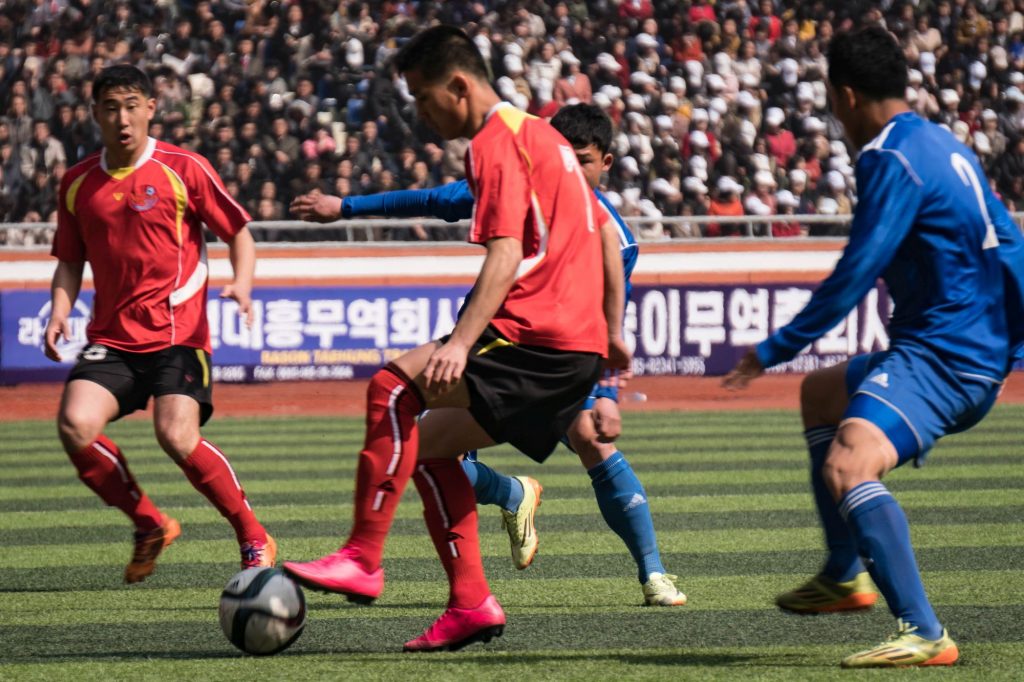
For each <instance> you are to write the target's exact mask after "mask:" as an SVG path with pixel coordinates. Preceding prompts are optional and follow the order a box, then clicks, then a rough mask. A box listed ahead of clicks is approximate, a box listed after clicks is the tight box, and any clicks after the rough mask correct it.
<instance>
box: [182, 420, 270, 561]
mask: <svg viewBox="0 0 1024 682" xmlns="http://www.w3.org/2000/svg"><path fill="white" fill-rule="evenodd" d="M180 466H181V469H182V471H184V472H185V476H186V477H188V480H189V481H190V482H191V483H192V487H194V488H195V489H196V490H198V491H199V492H201V493H202V494H203V495H204V496H205V497H206V499H208V500H209V501H210V502H211V503H213V506H214V507H216V508H217V511H219V512H220V513H221V515H222V516H223V517H224V518H226V519H227V520H228V523H230V524H231V527H232V528H234V529H235V536H236V537H237V538H238V544H240V545H241V544H242V543H245V542H249V541H253V540H255V541H257V542H266V541H267V531H265V530H264V529H263V526H262V525H261V524H260V522H259V521H257V520H256V515H255V514H253V513H252V507H250V506H249V501H248V500H247V499H245V491H244V490H242V485H241V484H240V483H239V482H238V477H237V476H235V471H234V469H232V468H231V464H229V463H228V458H227V457H225V456H224V453H223V452H221V451H220V450H219V449H217V447H216V446H215V445H213V443H211V442H210V441H208V440H206V439H205V438H200V439H199V443H198V444H197V445H196V447H195V449H193V450H192V452H191V453H189V456H188V457H187V458H186V459H185V461H184V462H182V463H181V465H180Z"/></svg>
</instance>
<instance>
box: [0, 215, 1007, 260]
mask: <svg viewBox="0 0 1024 682" xmlns="http://www.w3.org/2000/svg"><path fill="white" fill-rule="evenodd" d="M1011 215H1012V216H1013V218H1014V220H1015V221H1016V222H1017V225H1018V226H1019V227H1021V229H1022V230H1024V211H1022V212H1016V213H1013V214H1011ZM851 219H852V216H850V215H838V216H836V215H771V216H753V215H745V216H664V217H660V218H659V217H651V216H631V217H627V218H624V220H625V221H626V224H627V225H629V226H630V228H632V229H633V230H634V232H635V233H636V234H637V236H638V238H639V239H640V240H641V241H646V242H655V241H657V242H688V241H694V240H698V239H711V238H709V237H700V236H693V237H679V238H665V237H658V238H650V237H648V236H647V234H648V230H646V229H645V228H646V227H648V226H650V228H652V229H653V228H654V226H655V225H657V224H661V225H662V226H663V227H666V226H669V227H670V226H673V225H681V226H693V227H695V228H699V227H700V226H701V225H707V224H709V223H717V224H719V225H741V226H743V234H742V235H739V236H738V237H728V238H726V239H737V238H738V239H772V235H771V230H770V229H769V226H770V225H771V224H772V223H799V224H801V225H835V226H845V225H847V224H849V222H850V220H851ZM415 226H422V227H424V228H427V229H431V230H437V229H440V230H441V231H442V233H443V234H445V237H446V238H445V239H434V240H431V241H417V240H401V239H400V240H395V239H394V238H393V237H390V232H391V231H393V230H396V229H402V228H412V227H415ZM249 227H250V229H252V230H253V231H254V233H255V234H256V235H257V239H258V241H260V242H261V245H263V246H274V247H284V248H288V247H302V246H308V245H310V244H311V243H316V244H322V243H330V242H343V243H345V244H346V246H348V245H356V244H363V245H366V244H372V245H375V246H387V245H392V246H409V245H411V244H416V245H423V246H427V245H435V246H443V245H445V244H451V243H452V242H453V241H460V240H462V239H463V238H464V237H465V231H466V230H467V229H468V227H469V221H468V220H460V221H458V222H455V223H448V222H444V221H443V220H436V219H417V218H354V219H352V220H340V221H337V222H333V223H326V224H318V223H308V222H304V221H301V220H273V221H262V222H252V223H250V224H249ZM55 228H56V225H55V224H54V223H2V224H0V250H17V251H45V250H48V249H49V241H50V238H51V236H52V234H53V230H54V229H55ZM287 232H292V234H284V235H280V233H287ZM302 233H309V234H308V235H305V236H303V235H302ZM435 234H436V233H435ZM277 236H284V237H286V238H285V239H284V240H280V239H277V238H276V237H277ZM834 238H838V239H843V238H844V237H842V236H841V235H840V236H838V237H834ZM785 239H787V240H792V239H800V237H786V238H785ZM815 239H817V237H815Z"/></svg>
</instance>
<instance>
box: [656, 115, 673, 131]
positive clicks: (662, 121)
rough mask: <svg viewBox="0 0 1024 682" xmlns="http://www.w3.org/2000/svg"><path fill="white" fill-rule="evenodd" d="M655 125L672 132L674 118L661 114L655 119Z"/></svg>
mask: <svg viewBox="0 0 1024 682" xmlns="http://www.w3.org/2000/svg"><path fill="white" fill-rule="evenodd" d="M654 125H655V126H657V127H658V128H660V129H661V130H672V117H671V116H666V115H665V114H661V115H659V116H655V117H654Z"/></svg>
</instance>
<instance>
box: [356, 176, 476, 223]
mask: <svg viewBox="0 0 1024 682" xmlns="http://www.w3.org/2000/svg"><path fill="white" fill-rule="evenodd" d="M473 201H474V200H473V193H472V192H470V190H469V183H468V182H466V181H465V180H459V181H458V182H450V183H448V184H447V185H441V186H440V187H433V188H431V189H400V190H394V191H391V192H380V193H379V194H366V195H362V196H351V197H345V198H344V199H343V200H342V202H341V217H342V218H355V217H362V216H386V217H389V218H420V217H424V216H430V217H434V218H440V219H441V220H446V221H448V222H450V223H453V222H455V221H458V220H463V219H466V218H469V217H471V216H472V215H473Z"/></svg>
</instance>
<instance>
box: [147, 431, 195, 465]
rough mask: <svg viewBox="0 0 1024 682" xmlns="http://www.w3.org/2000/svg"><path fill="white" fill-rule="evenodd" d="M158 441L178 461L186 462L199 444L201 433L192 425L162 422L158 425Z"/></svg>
mask: <svg viewBox="0 0 1024 682" xmlns="http://www.w3.org/2000/svg"><path fill="white" fill-rule="evenodd" d="M156 441H157V443H159V444H160V447H161V449H163V451H164V452H166V453H167V454H168V455H170V456H171V457H173V458H174V459H175V460H176V461H184V460H185V459H186V458H187V457H188V456H189V455H190V454H191V453H192V451H193V450H194V449H195V447H196V444H198V443H199V432H198V431H197V429H195V428H194V427H193V426H192V425H191V424H185V425H183V424H176V423H174V422H162V423H159V424H157V425H156Z"/></svg>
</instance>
